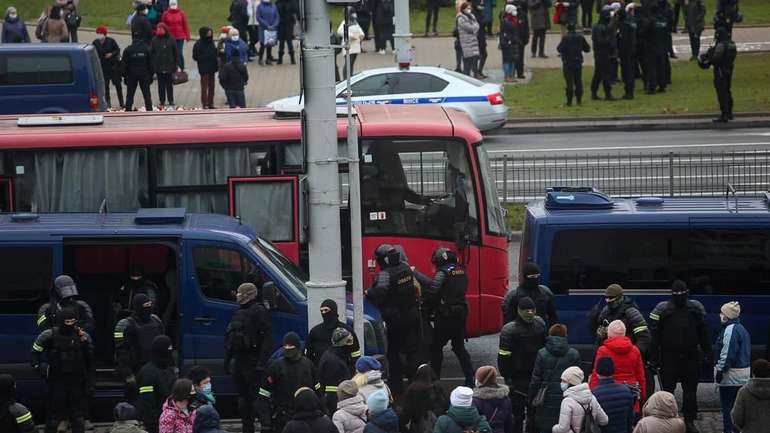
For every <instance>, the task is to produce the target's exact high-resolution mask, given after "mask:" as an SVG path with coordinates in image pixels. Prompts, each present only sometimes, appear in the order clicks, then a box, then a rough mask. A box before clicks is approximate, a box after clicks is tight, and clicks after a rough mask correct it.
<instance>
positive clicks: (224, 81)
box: [219, 58, 249, 90]
mask: <svg viewBox="0 0 770 433" xmlns="http://www.w3.org/2000/svg"><path fill="white" fill-rule="evenodd" d="M248 82H249V71H247V70H246V65H244V64H243V63H241V62H240V61H238V59H235V58H233V61H230V62H227V63H225V65H224V66H222V72H220V73H219V84H221V85H222V88H224V89H225V90H243V89H244V88H245V87H246V83H248Z"/></svg>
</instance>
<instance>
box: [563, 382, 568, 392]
mask: <svg viewBox="0 0 770 433" xmlns="http://www.w3.org/2000/svg"><path fill="white" fill-rule="evenodd" d="M567 388H569V384H566V383H564V382H562V383H561V392H564V391H566V390H567Z"/></svg>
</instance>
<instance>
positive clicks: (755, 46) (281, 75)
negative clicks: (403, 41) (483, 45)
mask: <svg viewBox="0 0 770 433" xmlns="http://www.w3.org/2000/svg"><path fill="white" fill-rule="evenodd" d="M213 27H218V25H214V26H213ZM192 30H193V31H192V33H193V34H197V29H192ZM30 34H34V27H30ZM110 36H111V37H113V38H114V39H115V40H116V41H117V42H118V44H119V45H120V47H121V50H122V49H123V48H125V47H126V46H128V45H129V44H130V36H129V35H126V34H118V33H116V34H112V35H110ZM78 37H79V40H80V41H82V42H91V41H92V40H93V39H94V37H95V33H94V32H93V31H89V30H87V29H83V30H81V31H80V32H79V34H78ZM673 37H674V47H675V50H676V51H677V53H678V54H679V61H687V59H689V57H690V56H689V53H690V48H689V38H688V36H687V35H686V34H674V35H673ZM586 38H587V39H589V41H590V35H587V36H586ZM734 38H735V41H736V42H737V43H738V45H739V48H740V50H741V51H751V52H755V51H770V27H753V28H736V29H735V34H734ZM702 39H703V41H702V45H703V47H702V50H705V49H706V48H707V47H708V45H709V44H710V43H711V41H712V40H713V32H711V31H706V32H704V35H703V37H702ZM558 42H559V35H558V34H549V35H548V36H547V37H546V47H545V51H546V55H548V56H549V57H548V58H546V59H540V58H532V57H531V56H530V51H529V49H530V47H529V46H528V47H527V48H526V49H525V56H526V58H525V66H526V69H527V77H528V78H529V77H531V70H532V69H539V68H560V67H561V59H560V58H559V57H557V55H556V46H557V45H558ZM193 44H194V41H191V42H188V43H185V46H184V57H185V64H186V66H187V72H188V74H189V77H190V81H189V82H188V83H185V84H182V85H179V86H176V87H175V92H174V93H175V100H176V103H177V105H178V106H181V107H192V108H194V107H200V105H201V103H200V86H199V81H198V79H199V75H198V72H197V68H196V65H195V62H194V61H193V60H192V47H193ZM294 45H295V49H298V47H299V43H298V42H297V41H295V43H294ZM412 46H413V47H414V62H413V63H414V64H415V65H423V66H443V67H446V68H449V69H453V68H454V66H455V64H454V63H455V53H454V39H453V38H447V37H436V38H423V37H416V38H413V39H412ZM364 49H366V50H368V52H366V53H362V54H359V55H358V59H357V60H356V64H355V67H356V70H357V71H361V70H364V69H371V68H378V67H386V66H393V65H394V64H395V59H394V54H393V53H391V52H390V51H389V52H388V54H386V55H380V54H377V53H376V52H374V41H366V42H365V43H364ZM487 49H488V53H489V57H488V59H487V65H486V67H485V71H486V73H487V75H489V76H490V79H489V81H490V82H501V81H502V77H503V73H502V59H501V55H500V51H499V50H498V48H497V39H496V38H489V39H487ZM276 52H277V48H273V54H274V55H275V54H276ZM283 60H284V64H283V65H273V66H259V65H258V64H257V62H256V59H255V60H254V61H252V62H250V63H249V64H248V70H249V83H248V86H247V88H246V101H247V104H248V105H249V106H251V107H256V106H264V105H266V104H268V103H269V102H271V101H274V100H276V99H279V98H283V97H286V96H290V95H296V94H298V93H299V90H300V88H299V66H298V65H291V64H289V61H288V56H284V59H283ZM585 60H586V61H585V64H586V65H593V56H591V55H590V54H589V55H587V56H586V58H585ZM344 62H345V61H344V57H343V56H342V55H340V56H339V58H338V59H337V64H338V66H339V68H340V73H342V68H343V67H344ZM523 83H526V80H524V81H523V82H522V83H520V84H523ZM152 94H153V98H154V99H153V100H154V101H155V102H157V86H156V85H153V86H152ZM138 96H139V99H140V100H141V94H139V95H138ZM112 101H113V102H114V103H115V102H117V98H116V97H115V96H114V90H113V97H112ZM134 103H135V105H136V106H140V105H141V104H138V103H137V100H136V99H135V101H134ZM214 105H215V106H217V107H224V106H225V105H226V104H225V96H224V91H223V90H222V88H221V87H220V86H219V85H217V86H216V97H215V100H214Z"/></svg>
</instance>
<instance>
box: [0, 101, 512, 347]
mask: <svg viewBox="0 0 770 433" xmlns="http://www.w3.org/2000/svg"><path fill="white" fill-rule="evenodd" d="M357 110H358V113H357V116H356V119H357V122H358V127H359V131H360V132H359V134H360V137H359V143H360V158H361V159H360V160H361V195H362V198H361V201H362V202H361V207H362V213H363V215H362V216H363V218H362V219H363V221H362V226H363V233H362V236H363V257H358V258H356V259H357V260H362V262H363V265H364V282H363V283H364V286H365V287H366V286H368V285H369V284H371V282H372V281H373V279H374V276H375V273H376V269H375V264H374V260H373V255H374V250H375V249H376V248H377V246H379V245H380V244H382V243H390V244H397V245H401V246H402V247H403V248H404V250H405V252H406V254H407V255H408V258H409V262H410V264H412V265H414V266H416V267H417V268H418V269H420V270H421V271H423V272H425V273H429V272H431V264H430V256H431V252H432V251H433V249H435V248H437V247H439V246H446V247H450V248H452V249H454V250H455V251H458V252H459V256H460V257H462V258H463V260H464V261H465V264H466V265H467V267H468V273H469V277H470V286H469V290H468V300H469V303H470V307H471V313H470V316H469V319H468V320H469V321H468V331H469V334H470V335H480V334H489V333H494V332H498V331H499V329H500V325H501V318H500V300H501V298H502V296H503V295H504V294H505V291H506V290H507V287H508V254H507V238H506V227H505V223H504V219H503V213H502V210H501V208H500V205H499V202H498V198H497V193H496V190H495V184H494V179H493V178H492V177H491V175H490V173H489V171H488V170H489V164H488V159H487V154H486V152H485V150H484V146H483V144H482V136H481V134H480V133H479V131H478V130H477V129H476V128H475V127H474V126H473V124H472V123H471V121H470V120H469V119H468V117H467V116H465V115H463V114H461V113H457V112H454V111H452V110H445V109H443V108H441V107H434V106H415V107H403V106H399V107H395V106H360V107H358V108H357ZM25 120H26V119H25ZM337 134H338V138H339V146H340V155H343V156H346V155H347V148H346V147H347V145H346V142H345V136H346V121H344V120H343V119H341V120H340V121H339V122H338V125H337ZM301 138H302V131H301V127H300V120H299V119H297V118H281V117H280V116H276V115H275V113H274V112H273V111H271V110H262V109H249V110H235V111H227V110H220V111H193V112H164V113H114V114H105V115H104V118H103V123H101V124H92V125H83V124H79V125H64V124H56V122H54V124H53V125H45V126H19V125H18V123H17V117H16V116H13V117H0V208H2V211H4V212H68V211H73V212H83V211H87V212H95V211H97V210H100V209H101V210H106V211H108V212H116V211H133V210H136V209H138V208H142V207H184V208H186V209H187V210H188V211H190V212H211V213H221V214H230V215H234V216H238V217H240V218H241V219H242V220H243V221H244V222H246V223H248V224H250V225H252V226H253V227H254V228H255V229H256V230H257V232H258V233H260V234H261V235H262V236H263V237H264V238H266V239H269V240H271V241H272V242H273V243H274V244H275V245H276V246H277V247H278V248H279V249H280V250H281V251H282V252H283V253H284V254H285V255H286V256H287V257H289V258H290V259H291V260H293V261H295V262H296V263H299V264H302V265H306V263H303V262H305V261H306V257H307V248H306V240H305V231H306V230H305V228H306V227H307V224H306V218H308V217H310V218H312V215H310V216H309V215H308V213H307V212H306V209H307V206H306V204H307V194H306V192H305V191H306V189H307V182H308V179H307V175H306V170H305V157H304V155H305V152H304V148H303V144H302V139H301ZM347 177H348V174H347V165H346V164H344V163H343V164H341V165H340V185H341V195H342V197H341V202H342V203H343V206H342V210H341V217H342V224H343V230H342V232H343V239H342V245H343V250H345V249H347V250H348V251H349V244H350V238H349V235H350V230H349V229H347V230H346V229H345V227H346V225H347V226H348V227H349V222H350V211H349V208H348V206H347ZM342 255H343V257H345V259H343V260H344V261H345V262H344V263H343V272H344V273H345V275H348V276H349V275H350V273H351V272H350V269H351V264H350V260H351V258H350V254H349V253H348V254H345V251H343V254H342ZM305 268H306V267H305Z"/></svg>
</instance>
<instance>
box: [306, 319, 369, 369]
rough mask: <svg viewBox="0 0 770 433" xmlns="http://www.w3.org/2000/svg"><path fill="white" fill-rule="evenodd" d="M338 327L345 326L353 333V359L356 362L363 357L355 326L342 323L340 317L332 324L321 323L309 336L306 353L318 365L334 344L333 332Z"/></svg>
mask: <svg viewBox="0 0 770 433" xmlns="http://www.w3.org/2000/svg"><path fill="white" fill-rule="evenodd" d="M337 328H345V329H347V330H348V332H350V333H351V334H352V335H353V353H352V354H351V360H352V361H353V362H355V360H357V359H358V358H360V357H361V351H360V348H359V346H358V338H357V337H356V334H355V332H354V331H353V327H352V326H350V325H348V324H347V323H342V322H340V321H339V319H338V320H337V321H336V322H334V323H330V324H326V323H319V324H318V325H315V326H314V327H313V329H311V330H310V334H308V336H307V343H305V355H306V356H307V357H308V358H309V359H310V360H311V361H313V362H314V363H315V365H318V363H319V362H321V357H322V356H323V354H324V352H326V349H328V348H330V347H331V346H332V334H334V330H335V329H337Z"/></svg>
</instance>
